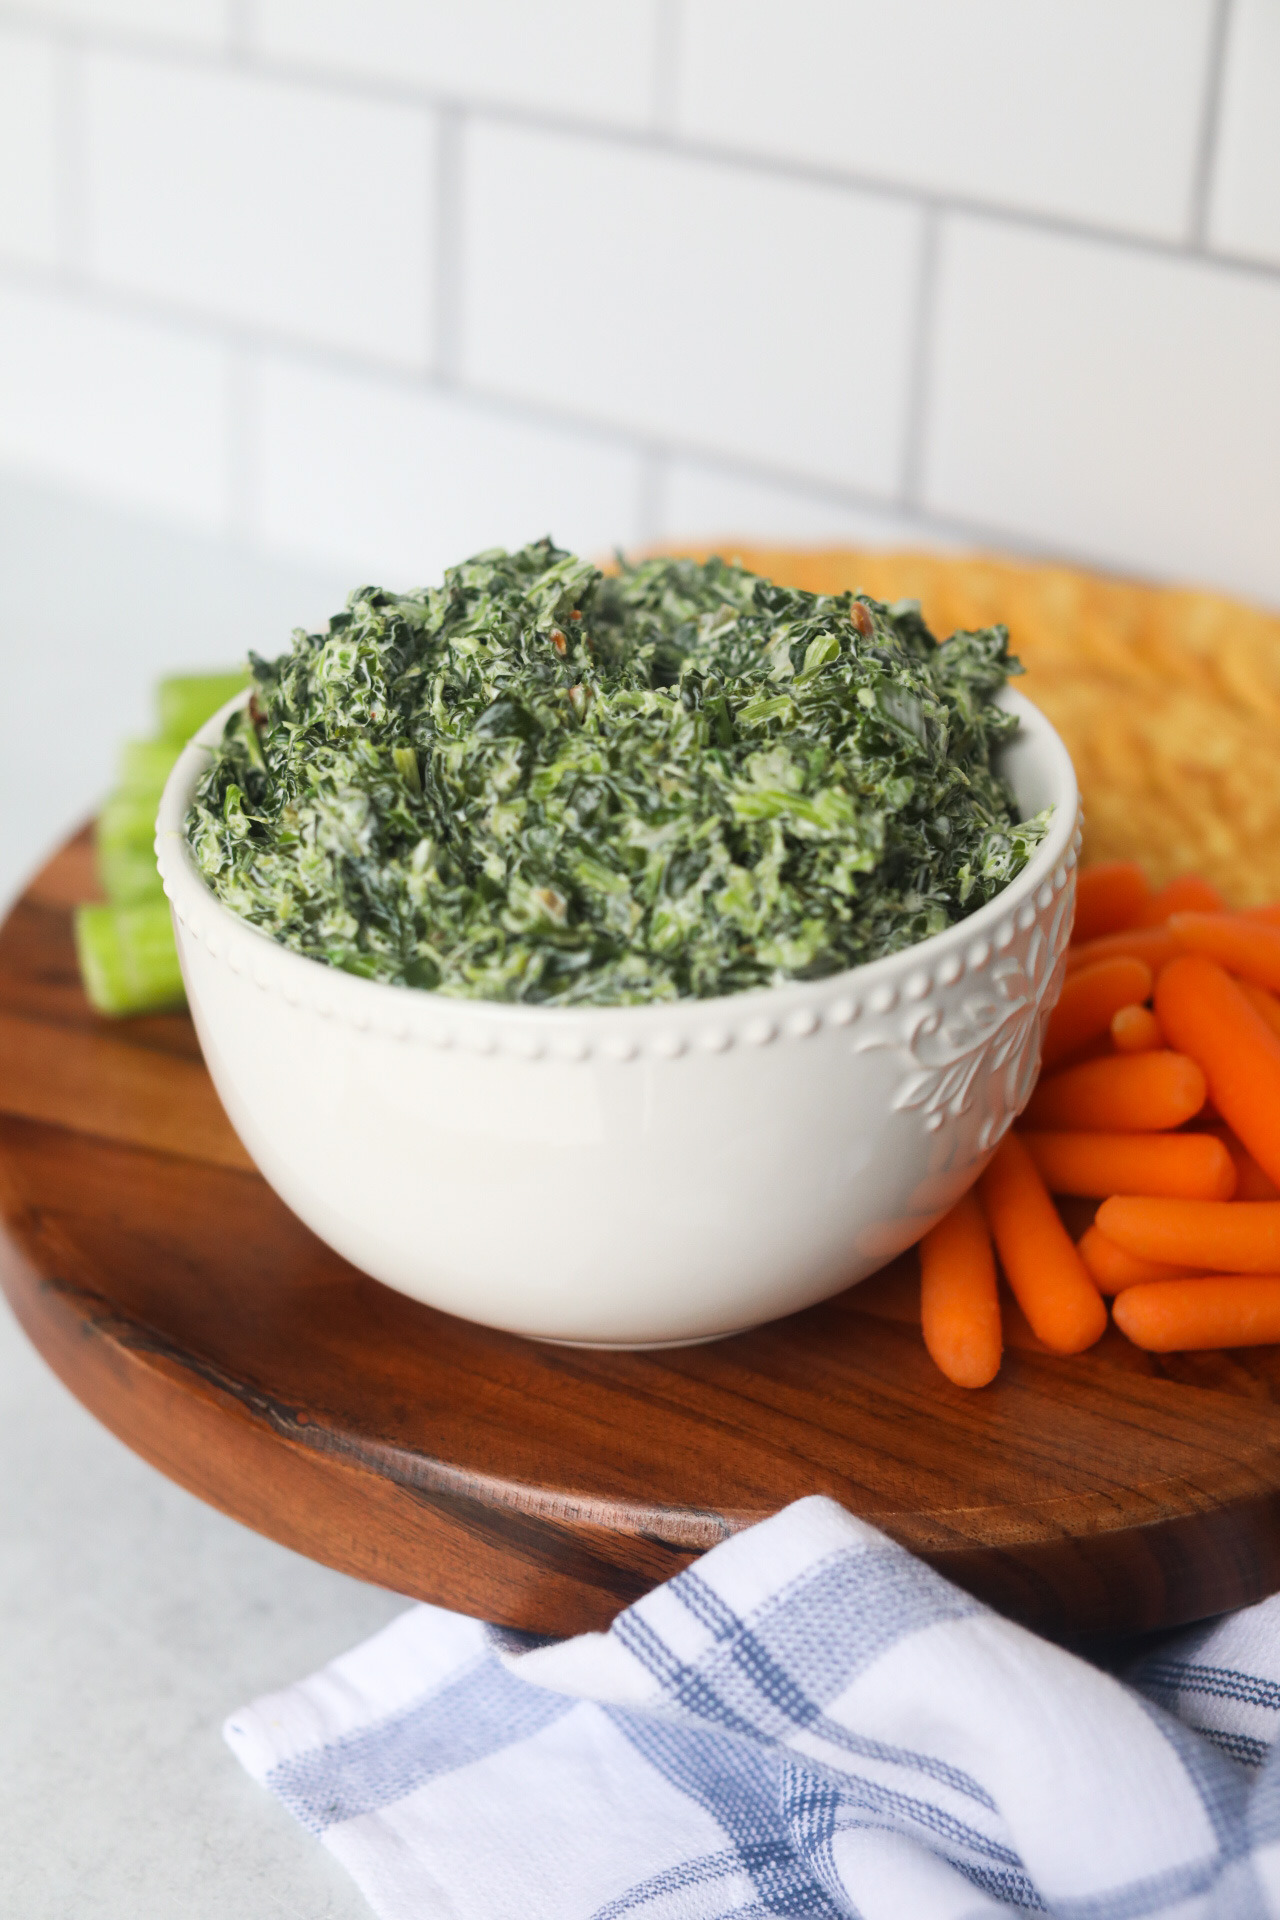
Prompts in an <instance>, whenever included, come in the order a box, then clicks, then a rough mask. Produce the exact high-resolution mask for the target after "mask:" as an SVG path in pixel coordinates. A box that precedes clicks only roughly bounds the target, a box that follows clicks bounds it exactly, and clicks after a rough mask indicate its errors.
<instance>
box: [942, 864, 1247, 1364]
mask: <svg viewBox="0 0 1280 1920" xmlns="http://www.w3.org/2000/svg"><path fill="white" fill-rule="evenodd" d="M1278 995H1280V905H1277V906H1272V907H1257V908H1253V909H1251V910H1249V911H1247V912H1243V913H1232V912H1229V911H1228V910H1227V909H1226V907H1225V905H1224V903H1223V901H1222V899H1221V897H1220V895H1219V894H1218V893H1217V892H1216V891H1215V890H1214V888H1213V887H1211V886H1210V885H1209V884H1208V882H1207V881H1204V880H1200V879H1197V878H1193V877H1188V878H1184V879H1181V880H1175V881H1173V882H1171V883H1170V885H1168V886H1167V887H1164V888H1163V889H1161V890H1160V891H1159V892H1154V891H1153V890H1152V888H1151V887H1150V885H1149V884H1148V882H1147V879H1146V876H1145V875H1144V873H1143V872H1142V869H1141V868H1140V867H1139V866H1137V865H1134V864H1132V863H1131V862H1128V861H1115V862H1111V863H1110V864H1108V865H1105V866H1097V867H1092V868H1087V869H1085V870H1084V871H1083V872H1082V873H1081V874H1080V876H1079V880H1078V885H1077V895H1076V919H1075V928H1074V931H1073V935H1072V943H1071V946H1070V948H1069V950H1068V955H1067V977H1066V981H1065V984H1064V986H1063V989H1062V996H1061V998H1060V1000H1059V1002H1058V1005H1057V1007H1056V1008H1055V1009H1054V1012H1053V1014H1052V1015H1051V1016H1050V1019H1049V1024H1048V1027H1047V1029H1046V1033H1045V1042H1044V1062H1043V1069H1042V1073H1041V1078H1040V1081H1039V1084H1038V1085H1037V1087H1036V1089H1035V1092H1034V1093H1033V1095H1032V1097H1031V1101H1030V1104H1029V1105H1028V1107H1027V1109H1026V1112H1025V1113H1024V1114H1023V1116H1022V1120H1021V1123H1020V1125H1019V1126H1018V1128H1017V1129H1016V1130H1015V1131H1014V1132H1012V1133H1010V1134H1007V1135H1006V1136H1005V1138H1004V1140H1003V1141H1002V1142H1001V1144H1000V1147H999V1148H998V1150H997V1152H996V1156H995V1158H994V1160H993V1161H992V1162H991V1164H990V1166H989V1167H988V1168H987V1170H986V1172H985V1173H984V1174H983V1176H982V1178H981V1180H980V1181H979V1182H978V1185H977V1188H976V1189H975V1190H974V1191H973V1192H971V1193H968V1194H966V1195H965V1197H964V1199H962V1200H961V1201H960V1203H959V1204H958V1206H956V1207H954V1208H953V1209H952V1211H951V1212H950V1213H949V1214H948V1215H947V1216H946V1217H945V1219H943V1220H940V1221H939V1222H938V1225H937V1226H936V1227H934V1228H933V1229H932V1230H931V1231H930V1232H929V1233H927V1234H926V1235H925V1237H924V1239H923V1240H922V1241H921V1243H920V1267H921V1282H922V1284H921V1319H922V1323H923V1329H924V1337H925V1344H926V1345H927V1347H928V1349H929V1352H930V1354H931V1355H932V1356H933V1358H934V1360H935V1361H936V1362H937V1364H938V1366H939V1367H940V1368H941V1369H942V1371H943V1373H945V1374H946V1376H947V1378H948V1379H949V1380H954V1381H955V1382H956V1384H957V1385H958V1386H962V1387H982V1386H986V1385H987V1384H988V1382H989V1381H991V1380H993V1379H994V1378H995V1376H996V1373H997V1372H998V1371H999V1367H1000V1359H1001V1352H1002V1346H1003V1337H1002V1329H1001V1317H1000V1300H999V1292H998V1284H997V1271H996V1256H997V1255H998V1256H999V1262H1000V1266H1001V1268H1002V1269H1003V1271H1004V1275H1005V1278H1006V1280H1007V1281H1008V1283H1009V1287H1010V1289H1011V1291H1012V1293H1013V1295H1014V1297H1015V1299H1016V1300H1017V1302H1018V1305H1019V1306H1020V1307H1021V1308H1022V1311H1023V1314H1024V1315H1025V1317H1026V1319H1027V1321H1028V1322H1029V1324H1030V1326H1031V1329H1032V1332H1033V1333H1035V1334H1036V1335H1038V1337H1039V1338H1040V1340H1041V1341H1043V1343H1044V1345H1045V1346H1046V1347H1049V1348H1050V1349H1051V1350H1052V1351H1053V1352H1055V1353H1063V1354H1067V1353H1081V1352H1083V1351H1084V1349H1085V1348H1086V1347H1091V1346H1092V1345H1093V1344H1094V1342H1095V1341H1096V1340H1098V1339H1100V1338H1101V1336H1102V1334H1103V1333H1104V1332H1105V1331H1106V1328H1107V1323H1108V1314H1107V1299H1108V1298H1111V1301H1112V1305H1111V1317H1112V1318H1113V1319H1114V1321H1115V1324H1116V1325H1117V1326H1118V1327H1119V1328H1120V1330H1121V1332H1122V1333H1125V1334H1127V1336H1128V1337H1129V1339H1130V1340H1132V1341H1133V1342H1134V1343H1135V1345H1137V1346H1139V1347H1145V1348H1147V1349H1148V1350H1149V1351H1151V1352H1155V1353H1175V1352H1182V1351H1185V1350H1188V1349H1202V1348H1211V1347H1246V1346H1260V1345H1265V1344H1269V1343H1271V1342H1273V1341H1280V997H1277V996H1278ZM1054 1194H1062V1195H1068V1194H1069V1195H1075V1196H1078V1197H1080V1198H1084V1199H1093V1200H1100V1201H1101V1202H1102V1204H1101V1206H1100V1207H1099V1208H1098V1210H1097V1214H1096V1217H1095V1219H1094V1222H1093V1224H1092V1225H1091V1226H1090V1227H1089V1228H1088V1229H1087V1231H1086V1232H1085V1233H1084V1235H1083V1237H1082V1238H1081V1239H1080V1240H1079V1241H1078V1242H1073V1241H1072V1238H1071V1236H1070V1234H1069V1233H1068V1231H1067V1228H1066V1226H1065V1224H1064V1222H1063V1219H1062V1217H1061V1215H1060V1214H1059V1212H1058V1209H1057V1207H1056V1206H1055V1205H1054V1202H1053V1199H1052V1197H1051V1196H1052V1195H1054Z"/></svg>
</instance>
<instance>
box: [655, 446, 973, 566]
mask: <svg viewBox="0 0 1280 1920" xmlns="http://www.w3.org/2000/svg"><path fill="white" fill-rule="evenodd" d="M655 538H656V539H658V540H662V541H676V540H679V541H688V542H690V543H691V544H696V543H701V544H707V543H719V544H721V545H724V544H725V543H727V544H728V545H732V543H733V541H734V540H739V541H742V542H744V543H746V542H748V541H750V542H755V543H758V544H760V545H762V546H767V545H768V544H769V543H770V542H773V541H788V542H794V543H795V544H797V545H799V546H822V545H825V546H835V545H842V544H844V543H846V542H847V543H849V544H850V545H852V546H869V547H902V546H922V545H927V546H936V545H937V540H936V537H930V536H929V535H927V534H926V533H924V532H922V530H921V528H920V525H919V523H918V522H917V521H913V520H910V519H908V518H907V517H906V516H904V515H902V514H895V513H877V512H872V511H870V510H869V509H865V508H861V507H853V506H849V505H848V504H847V503H845V502H844V501H840V500H833V499H832V498H831V496H830V494H823V493H817V492H813V491H811V490H810V489H808V488H805V487H788V486H778V485H775V484H774V483H773V482H770V481H765V480H758V479H756V478H754V477H753V476H752V475H750V474H744V473H741V472H734V471H733V469H732V468H728V467H722V466H718V465H716V464H715V463H713V462H710V461H705V460H682V459H677V460H673V461H672V462H671V463H670V467H669V470H668V472H667V473H666V475H665V478H664V484H663V487H662V504H661V510H660V514H659V518H658V526H657V530H656V533H655Z"/></svg>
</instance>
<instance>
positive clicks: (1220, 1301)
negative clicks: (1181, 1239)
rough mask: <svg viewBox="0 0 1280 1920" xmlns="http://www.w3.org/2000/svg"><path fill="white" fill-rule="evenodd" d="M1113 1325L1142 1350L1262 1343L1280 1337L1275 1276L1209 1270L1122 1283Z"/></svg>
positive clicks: (1279, 1299)
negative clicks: (1197, 1276)
mask: <svg viewBox="0 0 1280 1920" xmlns="http://www.w3.org/2000/svg"><path fill="white" fill-rule="evenodd" d="M1112 1311H1113V1313H1114V1314H1115V1317H1116V1325H1117V1326H1118V1327H1119V1328H1120V1331H1121V1332H1122V1333H1127V1334H1128V1336H1129V1338H1130V1339H1131V1340H1132V1341H1133V1344H1134V1345H1135V1346H1136V1347H1145V1348H1146V1349H1147V1351H1148V1353H1189V1352H1196V1351H1203V1350H1204V1349H1205V1348H1208V1347H1267V1346H1270V1345H1271V1343H1272V1342H1273V1341H1275V1340H1280V1275H1278V1274H1274V1273H1269V1274H1260V1273H1257V1274H1249V1275H1248V1276H1247V1277H1246V1276H1242V1275H1239V1274H1216V1273H1215V1274H1209V1275H1207V1276H1206V1277H1205V1278H1204V1279H1202V1280H1152V1281H1149V1282H1147V1284H1146V1285H1145V1286H1139V1287H1126V1289H1125V1291H1124V1292H1123V1293H1122V1294H1121V1295H1120V1296H1119V1298H1118V1299H1117V1300H1116V1303H1115V1306H1114V1307H1113V1309H1112Z"/></svg>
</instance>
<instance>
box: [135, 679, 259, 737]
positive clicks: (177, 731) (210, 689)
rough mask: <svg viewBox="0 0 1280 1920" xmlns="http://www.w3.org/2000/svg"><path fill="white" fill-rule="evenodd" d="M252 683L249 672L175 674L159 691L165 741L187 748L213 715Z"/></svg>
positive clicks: (159, 706) (157, 698)
mask: <svg viewBox="0 0 1280 1920" xmlns="http://www.w3.org/2000/svg"><path fill="white" fill-rule="evenodd" d="M248 684H249V669H248V667H241V668H239V669H238V670H237V671H236V672H235V673H175V674H173V675H171V676H170V678H169V679H167V680H161V681H160V683H159V685H158V686H157V688H156V711H157V713H158V715H159V720H160V731H161V733H162V734H163V735H164V737H165V739H166V740H176V741H177V742H178V743H179V745H181V746H185V745H186V743H187V741H188V740H189V739H190V738H191V736H192V734H193V733H195V732H197V731H198V730H199V728H201V727H202V726H203V725H204V723H205V721H206V720H207V719H208V718H209V715H210V714H211V713H216V712H217V711H218V708H219V707H221V706H225V705H226V703H227V701H228V700H229V699H230V698H231V696H232V694H233V693H239V692H240V691H241V689H242V688H244V687H247V686H248Z"/></svg>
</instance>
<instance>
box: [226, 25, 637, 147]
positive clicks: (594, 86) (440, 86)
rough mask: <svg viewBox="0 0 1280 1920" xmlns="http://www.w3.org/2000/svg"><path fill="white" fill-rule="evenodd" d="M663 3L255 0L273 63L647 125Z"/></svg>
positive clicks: (261, 39)
mask: <svg viewBox="0 0 1280 1920" xmlns="http://www.w3.org/2000/svg"><path fill="white" fill-rule="evenodd" d="M658 5H659V0H608V4H607V5H604V6H602V5H601V4H600V0H538V4H535V5H530V4H529V0H259V4H258V7H257V18H256V22H255V25H254V29H253V40H254V44H255V46H256V47H258V48H259V49H260V50H261V51H262V52H263V53H266V54H269V55H271V56H273V57H274V58H277V59H291V60H299V61H305V62H307V63H309V64H315V65H317V66H321V67H327V68H330V69H331V70H333V71H335V72H339V73H359V74H367V75H373V76H377V77H379V78H381V79H385V80H390V81H394V82H397V83H398V84H401V85H403V84H405V83H406V82H409V83H417V84H420V85H422V86H425V87H429V88H432V89H434V90H436V91H439V92H441V93H446V94H455V95H460V96H462V97H464V98H468V99H472V100H484V101H504V102H508V103H511V104H514V105H519V106H525V107H533V108H537V109H539V110H541V111H544V112H553V113H565V114H572V115H573V116H574V117H575V118H578V119H582V120H595V121H606V122H616V123H618V124H621V125H642V124H644V123H645V122H646V121H647V120H648V118H649V115H650V111H651V108H652V103H653V93H654V56H655V50H656V32H655V25H656V14H657V8H658Z"/></svg>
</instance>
